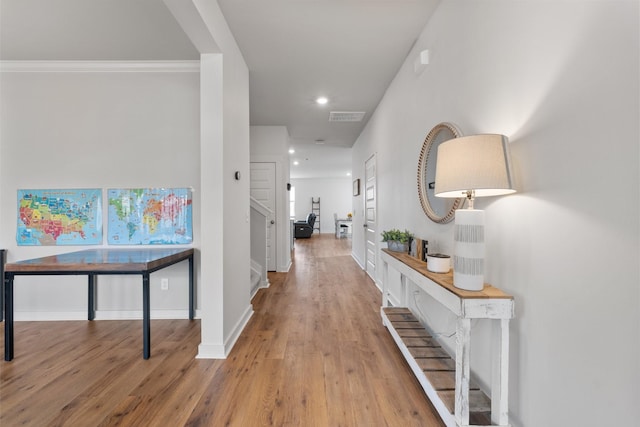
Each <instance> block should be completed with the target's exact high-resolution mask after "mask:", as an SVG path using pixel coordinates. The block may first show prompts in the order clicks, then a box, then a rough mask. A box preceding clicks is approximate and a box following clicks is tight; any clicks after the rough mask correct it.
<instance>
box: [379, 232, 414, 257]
mask: <svg viewBox="0 0 640 427" xmlns="http://www.w3.org/2000/svg"><path fill="white" fill-rule="evenodd" d="M412 238H413V234H411V233H410V232H409V231H408V230H404V231H400V230H398V229H397V228H392V229H391V230H385V231H383V232H382V241H383V242H387V247H388V248H389V250H390V251H394V252H408V251H409V240H410V239H412Z"/></svg>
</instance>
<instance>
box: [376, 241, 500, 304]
mask: <svg viewBox="0 0 640 427" xmlns="http://www.w3.org/2000/svg"><path fill="white" fill-rule="evenodd" d="M382 251H383V252H384V253H386V254H388V255H389V256H391V257H393V258H395V259H397V260H398V261H400V262H402V263H404V264H406V265H407V266H409V267H411V268H412V269H414V270H415V271H417V272H418V273H420V274H422V275H423V276H424V277H426V278H428V279H430V280H431V281H433V282H435V283H437V284H438V285H440V286H442V287H443V288H445V289H447V290H448V291H450V292H452V293H454V294H455V295H456V296H458V297H460V298H465V299H469V298H476V299H481V298H498V299H513V296H512V295H509V294H506V293H504V292H503V291H501V290H500V289H498V288H495V287H493V286H491V285H490V284H488V283H485V284H484V288H483V289H482V290H481V291H466V290H464V289H459V288H456V287H455V286H453V273H452V272H451V271H449V272H448V273H433V272H431V271H429V270H427V263H426V262H424V261H420V260H419V259H417V258H415V257H412V256H411V255H409V254H407V253H404V252H395V251H390V250H389V249H382Z"/></svg>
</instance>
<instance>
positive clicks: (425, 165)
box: [418, 123, 464, 224]
mask: <svg viewBox="0 0 640 427" xmlns="http://www.w3.org/2000/svg"><path fill="white" fill-rule="evenodd" d="M459 136H462V133H461V132H460V131H459V130H458V128H457V127H456V126H455V125H453V124H451V123H439V124H437V125H436V126H435V127H434V128H433V129H431V131H430V132H429V134H428V135H427V137H426V138H425V140H424V143H423V144H422V151H420V160H418V196H419V197H420V204H421V205H422V209H423V210H424V213H426V214H427V216H428V217H429V219H431V220H432V221H433V222H437V223H439V224H445V223H447V222H449V221H451V220H452V219H453V217H454V215H455V211H456V209H458V208H459V207H460V205H461V204H462V202H463V200H464V199H462V198H460V199H446V198H440V197H435V196H434V191H435V180H436V159H437V157H438V146H439V145H440V144H442V143H443V142H445V141H448V140H450V139H453V138H458V137H459Z"/></svg>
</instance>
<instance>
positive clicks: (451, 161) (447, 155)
mask: <svg viewBox="0 0 640 427" xmlns="http://www.w3.org/2000/svg"><path fill="white" fill-rule="evenodd" d="M437 159H438V160H437V164H436V179H435V181H436V185H435V191H434V193H435V195H436V196H437V197H465V196H466V195H467V192H468V191H470V190H473V191H474V192H475V197H483V196H500V195H503V194H510V193H514V192H515V191H516V190H515V188H514V185H513V178H512V172H511V155H510V152H509V141H508V139H507V137H506V136H504V135H495V134H486V135H471V136H464V137H460V138H454V139H452V140H450V141H447V142H445V143H443V144H440V146H439V147H438V157H437Z"/></svg>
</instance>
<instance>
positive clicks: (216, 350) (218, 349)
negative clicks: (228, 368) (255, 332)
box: [196, 304, 253, 359]
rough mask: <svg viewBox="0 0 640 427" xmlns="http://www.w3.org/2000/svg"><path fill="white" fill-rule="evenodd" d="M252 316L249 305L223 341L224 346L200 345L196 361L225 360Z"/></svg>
mask: <svg viewBox="0 0 640 427" xmlns="http://www.w3.org/2000/svg"><path fill="white" fill-rule="evenodd" d="M251 316H253V306H252V305H251V304H249V306H248V307H247V309H246V310H245V312H244V314H243V315H242V317H241V318H240V320H238V323H236V325H235V327H234V328H233V330H232V331H231V333H230V334H229V336H228V337H227V339H226V340H225V342H224V344H207V343H200V345H199V346H198V355H197V356H196V359H226V358H227V356H228V355H229V353H230V352H231V349H232V348H233V346H234V345H235V343H236V341H238V338H239V337H240V334H241V333H242V331H243V330H244V328H245V326H247V323H248V322H249V319H251Z"/></svg>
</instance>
